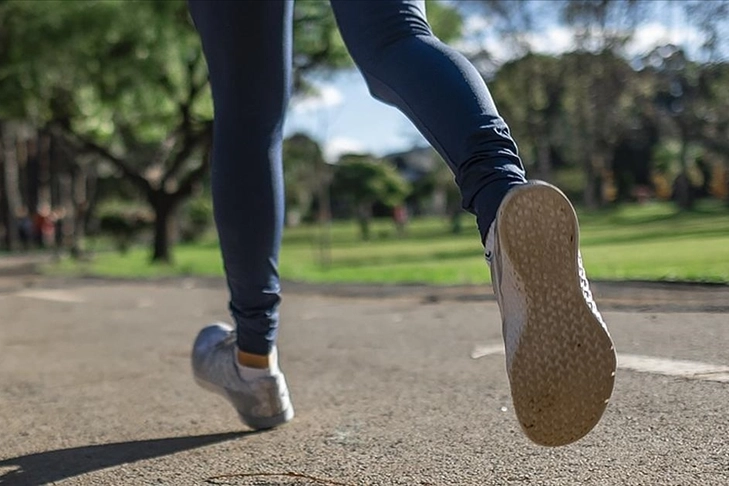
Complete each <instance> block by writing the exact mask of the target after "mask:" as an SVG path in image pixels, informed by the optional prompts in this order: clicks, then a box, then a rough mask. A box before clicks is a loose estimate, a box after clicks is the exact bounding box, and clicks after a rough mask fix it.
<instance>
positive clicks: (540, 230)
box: [497, 184, 617, 446]
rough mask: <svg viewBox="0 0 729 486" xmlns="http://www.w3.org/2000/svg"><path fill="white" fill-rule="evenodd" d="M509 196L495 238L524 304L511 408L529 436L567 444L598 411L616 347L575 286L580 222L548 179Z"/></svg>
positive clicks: (609, 387)
mask: <svg viewBox="0 0 729 486" xmlns="http://www.w3.org/2000/svg"><path fill="white" fill-rule="evenodd" d="M511 196H512V197H507V199H506V200H505V201H504V203H503V204H502V208H501V209H500V212H499V213H500V214H499V216H498V221H499V223H498V225H497V238H498V239H499V247H500V251H501V252H502V253H503V256H504V260H508V261H510V262H511V265H512V267H513V272H514V273H515V275H514V279H513V281H515V282H518V285H521V286H522V288H521V289H520V290H521V292H522V293H523V295H524V296H525V304H526V309H525V312H524V315H525V316H526V322H525V324H524V327H523V329H522V333H521V336H520V339H519V342H518V345H517V347H516V350H515V351H514V354H513V358H512V360H511V366H510V370H509V381H510V385H511V393H512V397H513V401H514V409H515V412H516V415H517V418H518V420H519V422H520V424H521V426H522V428H523V429H524V432H525V433H526V435H527V436H528V437H529V438H530V439H531V440H532V441H534V442H536V443H538V444H541V445H546V446H560V445H565V444H569V443H571V442H574V441H576V440H579V439H580V438H582V437H583V436H585V435H586V434H587V433H588V432H590V430H592V429H593V428H594V427H595V425H597V423H598V422H599V420H600V418H601V417H602V414H603V412H604V411H605V408H606V407H607V402H608V400H609V398H610V395H611V394H612V390H613V385H614V380H615V368H616V365H617V360H616V355H615V350H614V347H613V343H612V340H611V339H610V335H609V334H608V331H607V329H606V328H605V327H604V326H603V324H602V323H601V322H600V320H598V318H597V317H596V316H595V315H594V314H593V312H592V310H591V309H590V307H589V306H588V304H587V302H586V301H585V296H584V294H583V289H582V287H581V286H580V279H579V264H578V256H579V227H578V223H577V216H576V215H575V212H574V209H573V208H572V205H571V204H570V202H569V201H568V200H567V198H566V197H565V196H564V194H562V193H561V192H560V191H559V190H558V189H556V188H554V187H552V186H550V185H547V184H533V185H532V184H530V185H529V186H525V187H524V188H522V189H521V190H516V191H515V193H514V194H513V195H511Z"/></svg>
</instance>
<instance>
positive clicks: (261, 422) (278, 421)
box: [194, 375, 294, 430]
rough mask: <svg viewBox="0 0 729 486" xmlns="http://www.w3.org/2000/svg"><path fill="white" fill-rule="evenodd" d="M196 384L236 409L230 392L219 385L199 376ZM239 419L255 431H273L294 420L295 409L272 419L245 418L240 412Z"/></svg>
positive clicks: (287, 409) (288, 408)
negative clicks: (223, 399)
mask: <svg viewBox="0 0 729 486" xmlns="http://www.w3.org/2000/svg"><path fill="white" fill-rule="evenodd" d="M194 378H195V383H197V384H198V386H200V387H201V388H203V389H205V390H207V391H209V392H211V393H215V394H216V395H220V396H221V397H223V398H225V399H226V400H227V401H228V402H229V403H230V404H231V405H233V408H235V401H233V400H232V399H231V398H230V395H229V394H228V391H227V390H226V389H225V388H223V387H220V386H218V385H214V384H212V383H210V382H207V381H205V380H203V379H202V378H200V377H198V376H197V375H195V376H194ZM238 418H239V419H240V421H241V422H243V423H244V424H245V425H247V426H248V427H250V428H251V429H253V430H266V429H273V428H275V427H278V426H280V425H284V424H285V423H287V422H290V421H291V420H293V418H294V409H293V407H291V406H289V407H287V408H286V410H284V411H283V412H282V413H280V414H278V415H274V416H272V417H255V418H254V417H245V416H244V415H243V414H241V413H240V412H238Z"/></svg>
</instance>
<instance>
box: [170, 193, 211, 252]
mask: <svg viewBox="0 0 729 486" xmlns="http://www.w3.org/2000/svg"><path fill="white" fill-rule="evenodd" d="M181 213H182V214H180V216H179V217H178V223H179V224H180V226H181V227H180V239H181V240H182V241H183V242H186V243H192V242H195V241H200V240H201V239H202V238H203V237H204V236H205V235H206V234H207V233H208V231H209V230H210V228H212V226H213V202H212V200H211V199H210V197H209V196H198V197H195V198H193V199H191V200H190V201H188V202H187V203H186V204H185V205H184V206H183V207H182V211H181Z"/></svg>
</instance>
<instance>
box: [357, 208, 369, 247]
mask: <svg viewBox="0 0 729 486" xmlns="http://www.w3.org/2000/svg"><path fill="white" fill-rule="evenodd" d="M371 216H372V205H371V204H369V203H360V205H359V207H358V208H357V222H358V223H359V229H360V234H361V235H362V239H363V240H364V241H367V240H369V239H370V218H371Z"/></svg>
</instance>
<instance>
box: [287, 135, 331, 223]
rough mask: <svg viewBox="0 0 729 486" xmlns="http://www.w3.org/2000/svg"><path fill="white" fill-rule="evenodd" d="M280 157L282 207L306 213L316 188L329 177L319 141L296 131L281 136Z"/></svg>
mask: <svg viewBox="0 0 729 486" xmlns="http://www.w3.org/2000/svg"><path fill="white" fill-rule="evenodd" d="M283 160H284V183H285V190H286V207H287V208H288V209H289V210H294V211H297V212H298V213H299V214H300V215H301V216H302V217H306V216H307V214H308V213H309V211H310V210H311V206H312V203H313V201H314V197H315V195H316V193H317V190H318V189H319V188H320V187H321V185H322V184H327V183H328V182H329V180H330V179H331V168H330V167H329V166H328V165H327V164H326V163H325V162H324V157H323V155H322V152H321V148H320V147H319V144H317V142H316V141H314V140H313V139H311V138H310V137H308V136H307V135H304V134H300V133H297V134H294V135H292V136H290V137H289V138H287V139H286V140H284V144H283Z"/></svg>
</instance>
